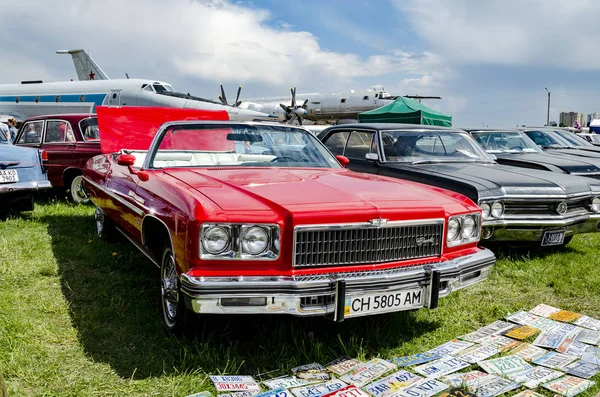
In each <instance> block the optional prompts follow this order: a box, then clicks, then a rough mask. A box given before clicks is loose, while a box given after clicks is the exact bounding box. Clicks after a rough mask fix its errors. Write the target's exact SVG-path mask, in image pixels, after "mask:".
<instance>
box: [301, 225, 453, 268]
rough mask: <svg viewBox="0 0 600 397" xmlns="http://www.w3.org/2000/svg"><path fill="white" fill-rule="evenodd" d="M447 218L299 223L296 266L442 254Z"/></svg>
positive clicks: (403, 258) (378, 261)
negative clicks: (382, 222) (351, 222)
mask: <svg viewBox="0 0 600 397" xmlns="http://www.w3.org/2000/svg"><path fill="white" fill-rule="evenodd" d="M443 233H444V220H443V219H435V220H421V221H406V222H402V221H399V222H390V223H388V224H384V225H381V226H374V225H371V224H347V225H344V224H340V225H326V226H298V227H296V229H295V236H294V266H295V267H307V266H336V265H360V264H369V263H384V262H394V261H399V260H407V259H416V258H424V257H431V256H439V255H441V253H442V243H443Z"/></svg>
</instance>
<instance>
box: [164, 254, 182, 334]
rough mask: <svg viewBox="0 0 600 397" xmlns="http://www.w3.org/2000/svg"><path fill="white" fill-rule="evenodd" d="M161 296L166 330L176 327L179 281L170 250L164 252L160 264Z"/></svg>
mask: <svg viewBox="0 0 600 397" xmlns="http://www.w3.org/2000/svg"><path fill="white" fill-rule="evenodd" d="M161 296H162V308H163V317H164V322H165V325H166V326H167V328H168V329H173V328H175V327H176V326H177V322H178V315H179V307H180V305H179V280H178V278H177V269H176V268H175V258H174V257H173V252H172V251H171V248H170V247H168V248H166V249H165V250H164V252H163V256H162V263H161Z"/></svg>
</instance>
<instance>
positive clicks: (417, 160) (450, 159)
mask: <svg viewBox="0 0 600 397" xmlns="http://www.w3.org/2000/svg"><path fill="white" fill-rule="evenodd" d="M384 134H398V136H401V135H404V136H409V135H415V134H424V135H432V137H434V136H437V137H438V139H439V140H440V144H441V145H442V146H443V145H444V143H443V142H442V139H441V136H448V137H454V136H456V135H458V136H460V137H462V138H464V139H465V140H466V142H468V143H469V144H470V146H471V147H472V149H473V153H471V154H465V153H463V152H459V153H461V154H463V155H464V157H454V156H450V155H446V156H428V155H426V156H389V155H388V153H386V148H385V145H384V137H383V135H384ZM397 139H398V138H396V142H397ZM417 139H419V138H418V137H417ZM396 142H395V143H394V145H395V144H396ZM416 144H417V142H416V141H415V146H414V148H413V150H414V149H415V148H416ZM379 145H380V147H381V154H382V160H383V162H384V163H396V164H397V163H404V164H425V163H474V162H483V163H493V162H495V161H494V159H493V158H492V157H490V155H488V154H487V153H486V151H485V150H483V148H482V147H481V146H479V145H478V144H477V142H476V141H475V139H473V137H471V136H470V135H469V134H468V133H467V132H462V131H444V130H436V129H415V130H403V129H391V130H379ZM444 151H446V149H445V146H444ZM455 152H456V151H455ZM421 153H424V152H421ZM473 154H477V156H472V155H473ZM390 157H397V158H398V159H390ZM401 158H403V159H401Z"/></svg>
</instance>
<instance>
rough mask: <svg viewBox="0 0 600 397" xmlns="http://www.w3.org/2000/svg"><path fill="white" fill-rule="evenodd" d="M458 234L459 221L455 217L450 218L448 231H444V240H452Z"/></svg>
mask: <svg viewBox="0 0 600 397" xmlns="http://www.w3.org/2000/svg"><path fill="white" fill-rule="evenodd" d="M459 234H460V222H459V221H458V219H456V218H451V219H450V220H449V221H448V232H447V233H446V241H454V240H456V239H457V238H458V235H459Z"/></svg>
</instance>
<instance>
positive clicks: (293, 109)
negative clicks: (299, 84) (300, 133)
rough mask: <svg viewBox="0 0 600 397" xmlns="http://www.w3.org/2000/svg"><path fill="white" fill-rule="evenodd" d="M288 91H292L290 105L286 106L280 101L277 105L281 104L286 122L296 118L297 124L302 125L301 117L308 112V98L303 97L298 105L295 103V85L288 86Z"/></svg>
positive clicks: (289, 122)
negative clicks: (302, 100) (302, 101)
mask: <svg viewBox="0 0 600 397" xmlns="http://www.w3.org/2000/svg"><path fill="white" fill-rule="evenodd" d="M290 92H291V93H292V104H291V106H286V105H284V104H283V103H280V104H279V106H281V108H282V109H283V111H284V112H285V120H286V122H287V123H288V124H291V123H293V122H294V121H295V120H298V124H300V125H302V118H303V117H305V116H306V115H307V114H308V112H307V110H306V108H307V105H308V99H305V100H304V103H303V104H302V105H301V106H298V105H297V104H296V87H294V88H290Z"/></svg>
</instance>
